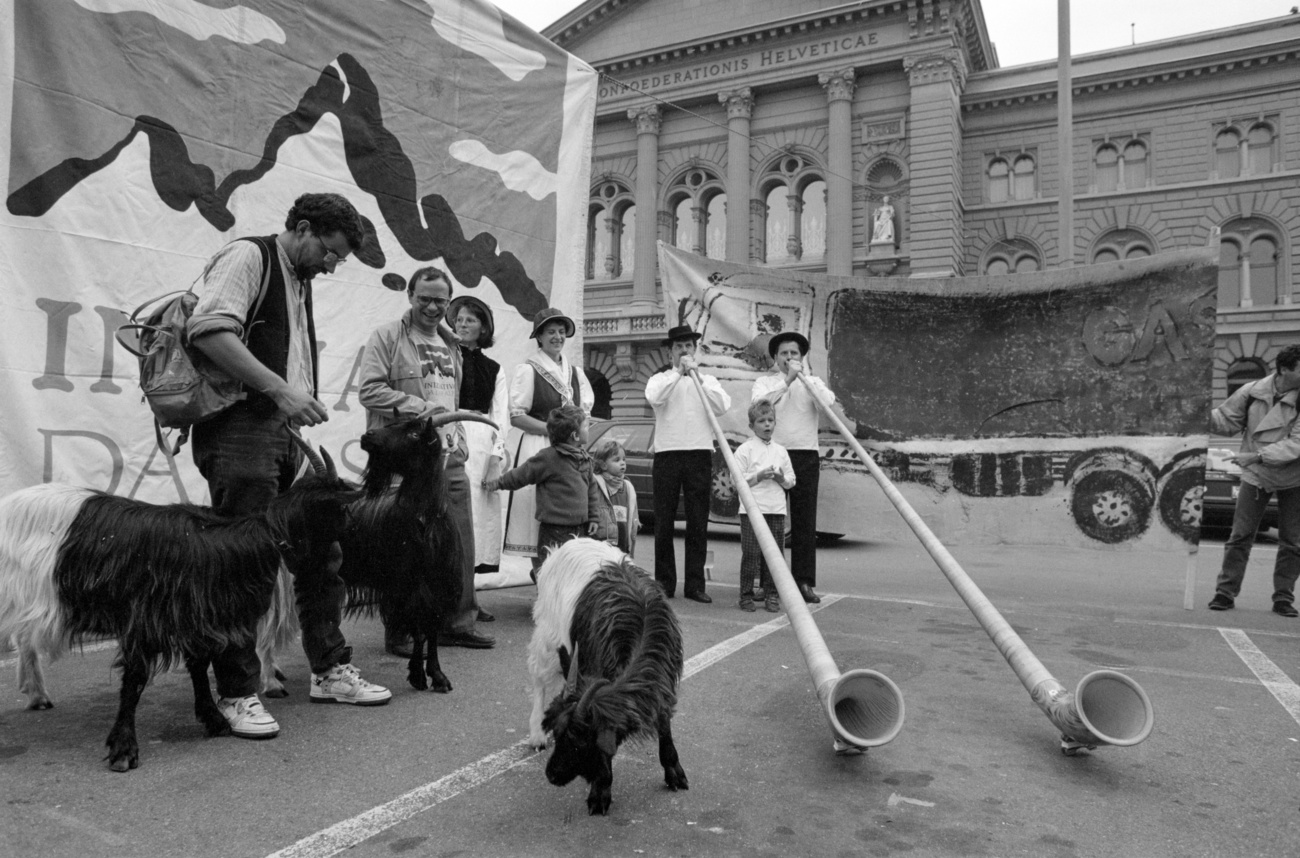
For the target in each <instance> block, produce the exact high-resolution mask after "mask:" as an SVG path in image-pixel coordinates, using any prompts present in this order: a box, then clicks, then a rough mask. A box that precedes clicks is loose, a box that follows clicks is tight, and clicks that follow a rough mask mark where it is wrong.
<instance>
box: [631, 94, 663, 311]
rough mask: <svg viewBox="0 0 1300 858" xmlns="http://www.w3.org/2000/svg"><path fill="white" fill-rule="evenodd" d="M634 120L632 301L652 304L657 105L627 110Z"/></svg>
mask: <svg viewBox="0 0 1300 858" xmlns="http://www.w3.org/2000/svg"><path fill="white" fill-rule="evenodd" d="M627 118H628V119H630V120H632V121H633V122H635V123H636V252H635V253H633V255H632V259H633V262H632V303H634V304H653V303H655V301H656V299H657V297H658V295H657V294H656V292H655V275H656V274H657V273H658V271H659V260H658V259H657V258H656V255H657V254H656V250H655V237H656V236H655V227H656V225H657V223H658V220H659V219H658V218H657V217H656V216H655V213H656V205H657V203H656V201H657V199H658V196H659V123H660V118H659V105H657V104H650V105H647V106H645V107H640V108H635V109H632V110H629V111H628V112H627Z"/></svg>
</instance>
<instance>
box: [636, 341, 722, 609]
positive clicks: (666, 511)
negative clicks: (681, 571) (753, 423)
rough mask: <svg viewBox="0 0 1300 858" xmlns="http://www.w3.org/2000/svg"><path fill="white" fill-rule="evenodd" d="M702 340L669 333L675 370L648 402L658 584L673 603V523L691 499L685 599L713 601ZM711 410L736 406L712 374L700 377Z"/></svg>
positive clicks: (649, 389)
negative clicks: (694, 375) (693, 375)
mask: <svg viewBox="0 0 1300 858" xmlns="http://www.w3.org/2000/svg"><path fill="white" fill-rule="evenodd" d="M699 339H700V335H699V334H697V333H695V332H694V331H692V330H691V329H690V328H689V327H688V326H686V325H678V326H677V327H675V328H672V329H670V330H669V331H668V337H667V339H665V340H664V345H665V346H667V347H668V348H670V349H671V350H672V356H673V365H672V367H670V368H669V369H666V370H664V371H663V372H661V373H657V374H656V375H653V376H651V377H650V381H649V382H647V383H646V386H645V398H646V399H647V400H648V401H649V402H650V407H651V408H653V409H654V413H655V440H654V444H655V459H654V494H655V580H656V581H658V582H659V586H660V587H663V588H664V592H665V593H666V594H667V595H668V597H669V598H672V597H673V595H674V594H675V592H676V590H677V558H676V556H675V554H674V551H673V521H674V520H675V519H676V517H677V498H678V497H679V496H681V495H685V496H686V570H685V571H686V584H685V588H684V592H683V595H685V596H686V598H688V599H692V600H694V601H696V602H704V603H708V602H712V601H713V599H712V598H711V597H710V596H709V594H708V593H706V592H704V560H705V556H706V555H707V553H708V527H709V483H710V481H711V480H712V478H713V428H712V427H711V426H710V425H709V418H708V412H706V411H705V410H704V405H703V403H701V402H700V396H699V393H697V392H696V390H695V382H694V381H692V380H691V379H690V378H687V376H688V375H689V374H690V372H691V370H693V369H695V366H696V364H695V343H696V341H697V340H699ZM700 383H701V384H702V385H703V386H704V395H705V397H706V398H707V399H708V401H709V409H710V410H711V411H712V412H713V413H714V414H716V415H721V414H725V413H726V411H727V409H728V408H730V407H731V397H730V396H728V395H727V392H726V391H725V390H723V389H722V385H721V384H719V383H718V380H717V379H716V378H714V377H713V376H711V375H703V374H701V375H700Z"/></svg>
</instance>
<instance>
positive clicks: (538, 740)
mask: <svg viewBox="0 0 1300 858" xmlns="http://www.w3.org/2000/svg"><path fill="white" fill-rule="evenodd" d="M528 747H530V748H532V749H533V750H534V751H538V752H541V751H545V750H546V736H529V737H528Z"/></svg>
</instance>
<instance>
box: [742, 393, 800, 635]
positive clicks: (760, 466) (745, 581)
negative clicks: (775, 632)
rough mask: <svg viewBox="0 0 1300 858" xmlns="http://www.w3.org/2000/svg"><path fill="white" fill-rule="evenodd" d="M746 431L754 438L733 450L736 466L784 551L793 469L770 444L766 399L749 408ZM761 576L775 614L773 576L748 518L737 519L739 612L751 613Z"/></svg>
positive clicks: (771, 422) (772, 416)
mask: <svg viewBox="0 0 1300 858" xmlns="http://www.w3.org/2000/svg"><path fill="white" fill-rule="evenodd" d="M749 428H750V429H752V430H753V432H754V437H753V438H750V439H749V440H748V441H746V442H745V443H743V444H741V445H740V446H739V447H737V448H736V462H737V464H739V465H740V471H741V474H742V475H743V476H744V477H745V482H747V483H748V484H749V486H750V487H751V488H752V489H753V490H754V500H755V501H757V502H758V509H759V511H760V512H762V513H763V521H765V522H767V529H768V530H770V531H772V538H773V539H775V540H776V546H777V548H779V549H782V550H784V549H785V493H786V491H787V490H788V489H790V488H792V487H793V486H794V466H793V465H791V464H790V454H789V453H787V452H786V450H785V448H784V447H782V446H781V445H780V444H776V443H774V442H773V441H772V432H773V430H775V429H776V408H775V407H774V406H773V405H772V403H771V402H769V401H767V400H766V399H759V400H757V401H756V402H753V403H751V404H750V406H749ZM759 572H761V574H762V586H763V593H764V595H765V597H766V598H765V599H764V605H763V606H764V607H765V608H767V610H769V611H771V612H773V613H775V612H777V611H779V610H781V602H780V599H779V598H778V597H777V593H776V586H775V585H774V584H773V583H772V572H771V570H770V569H768V568H767V560H766V559H765V558H764V557H763V552H762V549H761V548H759V544H758V539H757V538H756V537H755V535H754V528H753V526H752V525H750V523H749V516H748V515H746V514H742V515H741V516H740V609H741V610H742V611H753V610H754V576H755V573H759Z"/></svg>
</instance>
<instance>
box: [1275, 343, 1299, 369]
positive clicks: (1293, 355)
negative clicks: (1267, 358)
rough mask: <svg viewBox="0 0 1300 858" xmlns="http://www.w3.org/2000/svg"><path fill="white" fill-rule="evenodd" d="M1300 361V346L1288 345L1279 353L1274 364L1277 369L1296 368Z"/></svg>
mask: <svg viewBox="0 0 1300 858" xmlns="http://www.w3.org/2000/svg"><path fill="white" fill-rule="evenodd" d="M1298 363H1300V346H1287V347H1286V348H1284V349H1282V351H1280V352H1278V353H1277V357H1276V358H1275V359H1274V361H1273V365H1274V366H1276V367H1277V371H1278V372H1281V371H1282V370H1291V369H1295V366H1296V364H1298Z"/></svg>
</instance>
